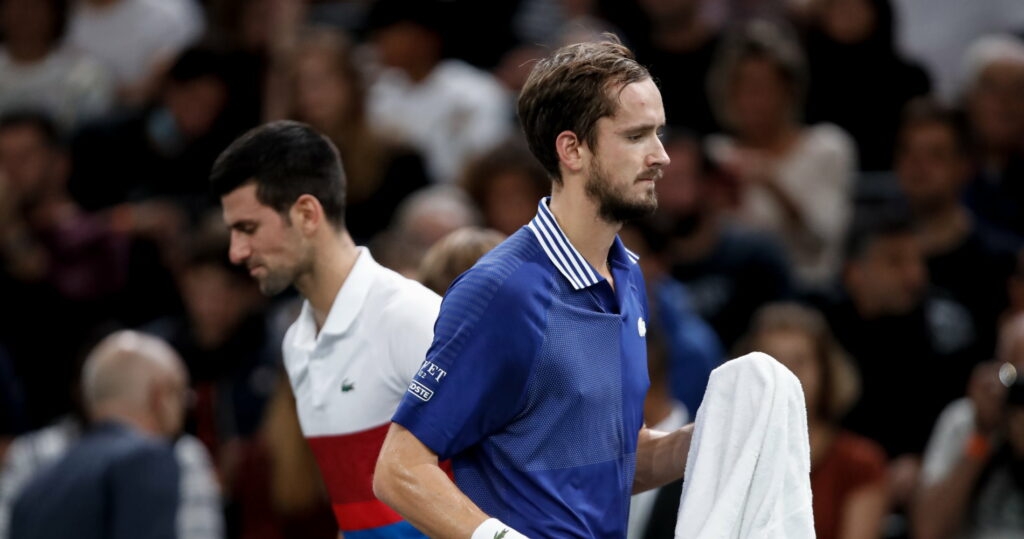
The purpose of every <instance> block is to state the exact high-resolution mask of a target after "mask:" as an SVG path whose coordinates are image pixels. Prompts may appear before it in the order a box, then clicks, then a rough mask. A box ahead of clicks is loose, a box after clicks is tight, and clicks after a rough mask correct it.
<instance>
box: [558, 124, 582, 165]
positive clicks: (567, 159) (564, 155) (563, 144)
mask: <svg viewBox="0 0 1024 539" xmlns="http://www.w3.org/2000/svg"><path fill="white" fill-rule="evenodd" d="M555 151H556V152H557V153H558V162H559V163H560V164H561V166H563V167H565V168H566V169H568V170H569V172H579V171H581V170H583V157H584V154H585V153H586V148H584V147H583V141H581V140H580V139H579V137H577V136H576V133H573V132H572V131H562V132H561V133H559V134H558V137H556V138H555Z"/></svg>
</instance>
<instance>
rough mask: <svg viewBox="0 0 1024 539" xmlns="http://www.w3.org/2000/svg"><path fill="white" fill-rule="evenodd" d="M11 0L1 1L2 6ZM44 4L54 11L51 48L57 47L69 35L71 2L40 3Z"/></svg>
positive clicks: (57, 0)
mask: <svg viewBox="0 0 1024 539" xmlns="http://www.w3.org/2000/svg"><path fill="white" fill-rule="evenodd" d="M8 1H9V0H3V1H0V6H2V5H3V4H6V3H7V2H8ZM40 3H42V4H49V6H50V9H51V10H53V25H52V26H51V27H50V36H49V38H50V46H51V47H54V48H55V47H57V46H58V45H59V44H60V42H61V39H63V38H64V35H65V34H66V33H67V28H68V19H69V18H70V16H69V14H70V12H71V9H70V5H69V4H70V0H44V1H43V2H40Z"/></svg>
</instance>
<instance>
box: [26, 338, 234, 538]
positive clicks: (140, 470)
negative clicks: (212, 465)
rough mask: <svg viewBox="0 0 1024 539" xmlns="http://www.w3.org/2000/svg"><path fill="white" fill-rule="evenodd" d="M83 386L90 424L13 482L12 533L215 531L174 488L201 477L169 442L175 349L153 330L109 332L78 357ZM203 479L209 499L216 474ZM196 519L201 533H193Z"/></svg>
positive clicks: (175, 423) (174, 411) (179, 407)
mask: <svg viewBox="0 0 1024 539" xmlns="http://www.w3.org/2000/svg"><path fill="white" fill-rule="evenodd" d="M82 393H83V397H84V400H85V406H86V409H87V411H88V414H89V416H90V419H91V421H92V426H91V427H90V428H89V429H88V431H87V432H86V433H85V434H83V436H82V438H81V439H79V440H77V441H76V442H75V444H74V445H72V446H71V447H70V448H69V449H68V450H67V453H66V454H64V455H63V456H62V457H60V458H59V459H58V460H57V461H56V462H54V463H53V464H51V465H48V466H46V467H45V468H44V469H41V470H40V471H39V472H38V473H37V474H35V476H34V477H33V478H32V479H30V480H29V482H28V484H26V485H25V486H24V488H23V489H21V491H20V493H19V494H18V495H17V498H16V500H15V502H14V506H13V509H12V511H11V521H10V537H11V538H12V539H29V538H35V537H39V538H44V537H82V538H92V537H95V538H122V537H123V538H125V539H127V538H132V539H136V538H173V537H188V536H193V537H208V538H216V537H221V536H222V534H223V528H222V525H221V521H220V518H219V514H218V513H216V512H210V511H208V509H209V505H208V504H200V503H196V504H190V503H182V502H183V500H184V498H183V496H182V491H188V490H194V489H198V488H202V487H203V486H204V485H201V484H198V483H196V481H197V480H201V479H202V477H201V476H195V475H186V470H185V469H183V468H182V466H181V465H180V464H179V460H178V458H177V457H176V455H175V447H174V445H173V444H171V443H169V440H170V439H173V438H174V437H175V436H177V435H178V433H179V431H180V429H181V426H182V420H183V418H184V412H185V405H186V400H187V375H186V373H185V369H184V365H183V364H182V362H181V359H180V358H179V357H178V356H177V354H175V353H174V351H173V350H172V349H171V348H170V347H169V346H167V344H166V343H164V342H162V341H160V340H159V339H156V338H153V337H149V336H146V335H143V334H140V333H136V332H130V331H123V332H117V333H114V334H112V335H110V336H108V337H107V338H106V339H104V340H103V341H102V342H100V344H99V345H98V346H97V347H96V348H95V349H94V350H93V351H92V353H91V354H90V356H89V358H88V359H87V360H86V362H85V365H84V367H83V371H82ZM205 487H206V488H207V489H209V490H208V492H207V495H208V496H213V497H214V499H216V486H215V484H212V483H207V484H206V485H205ZM191 500H192V501H199V500H197V499H196V498H191ZM197 528H203V529H204V531H205V533H203V534H198V535H193V532H194V530H195V529H197ZM190 529H191V530H190Z"/></svg>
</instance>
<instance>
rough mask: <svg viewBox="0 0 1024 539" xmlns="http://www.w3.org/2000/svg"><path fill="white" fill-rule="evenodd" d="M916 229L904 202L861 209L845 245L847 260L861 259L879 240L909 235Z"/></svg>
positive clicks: (855, 217) (852, 224)
mask: <svg viewBox="0 0 1024 539" xmlns="http://www.w3.org/2000/svg"><path fill="white" fill-rule="evenodd" d="M914 231H915V228H914V221H913V218H912V217H911V216H910V212H909V211H908V209H907V208H906V205H905V204H904V203H902V202H889V203H885V204H881V205H879V206H878V207H872V208H866V209H862V210H860V211H859V212H858V213H857V214H856V215H854V218H853V222H852V223H851V225H850V230H849V232H848V233H847V235H846V242H845V244H844V246H843V253H844V259H845V260H846V261H847V262H850V261H854V260H859V259H860V258H861V256H863V255H864V253H865V252H867V250H868V249H869V248H870V247H871V246H872V245H874V243H875V242H876V241H878V240H881V239H885V238H892V237H896V236H908V235H911V234H913V233H914Z"/></svg>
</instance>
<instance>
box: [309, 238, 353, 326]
mask: <svg viewBox="0 0 1024 539" xmlns="http://www.w3.org/2000/svg"><path fill="white" fill-rule="evenodd" d="M358 257H359V249H358V248H357V247H356V244H355V242H353V241H352V237H351V236H349V235H348V232H347V231H342V232H341V233H338V234H331V235H330V241H324V242H322V244H321V245H320V246H319V247H318V248H317V255H316V260H315V261H314V262H313V267H312V268H311V269H310V271H309V272H308V273H307V274H306V275H303V276H302V277H300V278H299V279H298V280H296V282H295V288H296V289H298V291H299V293H301V294H302V296H303V297H305V298H306V299H307V300H309V305H310V306H311V307H312V308H313V320H314V321H315V322H316V329H317V333H319V332H320V329H322V328H323V327H324V323H325V322H326V321H327V315H328V314H330V312H331V306H333V305H334V298H336V297H337V296H338V292H339V291H340V290H341V287H342V286H343V285H344V284H345V280H346V279H348V276H349V274H350V273H351V272H352V268H353V266H355V264H356V258H358Z"/></svg>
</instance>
